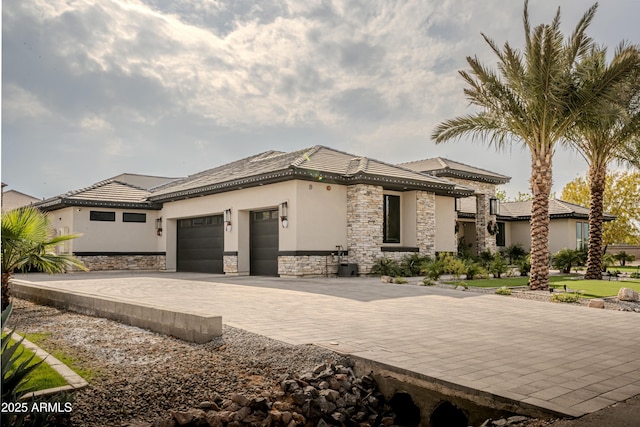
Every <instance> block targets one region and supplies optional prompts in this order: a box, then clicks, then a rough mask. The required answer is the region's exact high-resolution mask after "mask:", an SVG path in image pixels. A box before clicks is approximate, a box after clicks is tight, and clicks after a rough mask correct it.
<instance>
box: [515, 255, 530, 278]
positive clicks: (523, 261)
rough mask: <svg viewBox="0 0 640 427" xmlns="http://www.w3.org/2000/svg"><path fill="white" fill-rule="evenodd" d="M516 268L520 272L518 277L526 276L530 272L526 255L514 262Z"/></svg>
mask: <svg viewBox="0 0 640 427" xmlns="http://www.w3.org/2000/svg"><path fill="white" fill-rule="evenodd" d="M516 266H517V267H518V271H520V276H528V275H529V272H530V271H531V258H530V257H529V256H528V255H527V256H525V257H522V258H519V259H517V260H516Z"/></svg>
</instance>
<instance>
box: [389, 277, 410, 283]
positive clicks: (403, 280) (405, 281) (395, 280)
mask: <svg viewBox="0 0 640 427" xmlns="http://www.w3.org/2000/svg"><path fill="white" fill-rule="evenodd" d="M393 282H394V283H397V284H399V285H406V284H407V283H409V281H408V280H407V279H405V278H404V277H396V278H395V279H394V280H393Z"/></svg>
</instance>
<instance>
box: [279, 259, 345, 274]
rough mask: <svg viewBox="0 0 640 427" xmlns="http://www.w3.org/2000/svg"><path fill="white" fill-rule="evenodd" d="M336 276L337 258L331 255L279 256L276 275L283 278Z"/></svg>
mask: <svg viewBox="0 0 640 427" xmlns="http://www.w3.org/2000/svg"><path fill="white" fill-rule="evenodd" d="M336 274H338V257H337V256H331V255H327V256H325V255H280V256H278V275H280V276H281V277H282V276H284V277H286V276H296V277H300V276H327V275H328V276H335V275H336Z"/></svg>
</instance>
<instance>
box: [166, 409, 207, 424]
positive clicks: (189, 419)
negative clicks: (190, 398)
mask: <svg viewBox="0 0 640 427" xmlns="http://www.w3.org/2000/svg"><path fill="white" fill-rule="evenodd" d="M205 418H206V413H205V412H204V411H203V410H202V409H188V410H186V411H178V412H174V413H173V419H174V420H176V423H177V424H178V425H179V426H184V425H187V424H190V423H193V422H195V421H196V420H204V419H205Z"/></svg>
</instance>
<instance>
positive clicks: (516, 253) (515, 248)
mask: <svg viewBox="0 0 640 427" xmlns="http://www.w3.org/2000/svg"><path fill="white" fill-rule="evenodd" d="M500 253H501V254H502V256H503V257H505V258H507V259H508V260H509V264H513V263H515V262H516V261H517V260H519V259H520V258H524V257H525V255H527V251H525V250H524V248H523V247H522V245H521V244H520V243H516V244H515V245H509V246H507V247H506V248H504V249H503V250H502V251H500Z"/></svg>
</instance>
